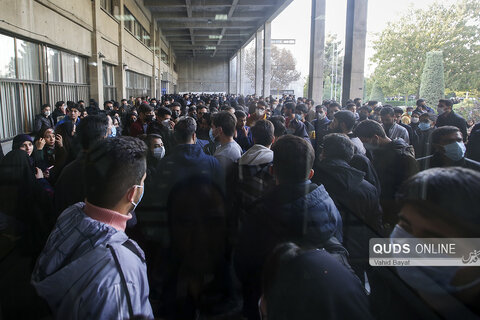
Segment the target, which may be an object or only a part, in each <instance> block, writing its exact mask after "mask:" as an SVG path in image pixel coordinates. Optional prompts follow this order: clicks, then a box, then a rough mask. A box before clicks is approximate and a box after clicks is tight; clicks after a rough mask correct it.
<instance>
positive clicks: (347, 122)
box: [329, 110, 366, 155]
mask: <svg viewBox="0 0 480 320" xmlns="http://www.w3.org/2000/svg"><path fill="white" fill-rule="evenodd" d="M354 125H355V116H354V115H353V113H352V112H351V111H348V110H341V111H338V112H337V113H335V114H334V115H333V121H332V122H330V125H329V130H330V132H333V133H343V134H345V135H347V136H348V137H349V138H350V140H351V141H352V143H353V145H354V146H355V153H356V154H361V155H365V153H366V150H365V147H364V146H363V143H362V141H360V139H359V138H357V137H355V136H354V134H353V132H352V129H353V126H354Z"/></svg>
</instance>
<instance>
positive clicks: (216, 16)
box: [215, 14, 228, 21]
mask: <svg viewBox="0 0 480 320" xmlns="http://www.w3.org/2000/svg"><path fill="white" fill-rule="evenodd" d="M227 18H228V16H227V15H226V14H216V15H215V20H222V21H225V20H227Z"/></svg>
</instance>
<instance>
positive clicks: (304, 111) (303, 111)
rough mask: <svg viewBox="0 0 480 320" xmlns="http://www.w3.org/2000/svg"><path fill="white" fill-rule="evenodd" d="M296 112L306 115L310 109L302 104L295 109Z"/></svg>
mask: <svg viewBox="0 0 480 320" xmlns="http://www.w3.org/2000/svg"><path fill="white" fill-rule="evenodd" d="M295 111H300V112H301V113H305V114H306V113H308V108H307V106H306V105H304V104H303V103H300V104H297V106H296V107H295Z"/></svg>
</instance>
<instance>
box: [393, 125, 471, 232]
mask: <svg viewBox="0 0 480 320" xmlns="http://www.w3.org/2000/svg"><path fill="white" fill-rule="evenodd" d="M442 128H444V127H442ZM479 194H480V173H479V172H477V171H474V170H471V169H466V168H460V167H448V168H433V169H428V170H425V171H421V172H419V173H417V174H416V175H414V176H413V177H410V178H409V179H408V180H407V181H405V182H404V183H403V185H402V186H401V187H400V189H399V192H398V193H397V200H398V201H399V203H400V204H401V205H405V204H410V205H413V206H415V207H416V208H418V209H419V210H416V211H417V212H418V213H419V214H421V215H423V216H426V217H427V218H428V219H443V220H446V222H447V223H449V224H453V225H456V226H458V227H460V228H462V231H463V230H469V232H471V234H463V235H464V236H465V237H466V238H470V237H472V238H476V237H478V236H479V235H480V232H479V230H480V228H479V227H480V215H478V214H477V213H478V211H476V210H472V208H479V207H480V197H479V196H478V195H479Z"/></svg>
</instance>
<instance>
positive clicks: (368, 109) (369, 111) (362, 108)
mask: <svg viewBox="0 0 480 320" xmlns="http://www.w3.org/2000/svg"><path fill="white" fill-rule="evenodd" d="M357 111H358V112H360V111H367V113H369V114H370V113H371V112H372V108H370V107H369V106H363V107H360V108H358V110H357Z"/></svg>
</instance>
